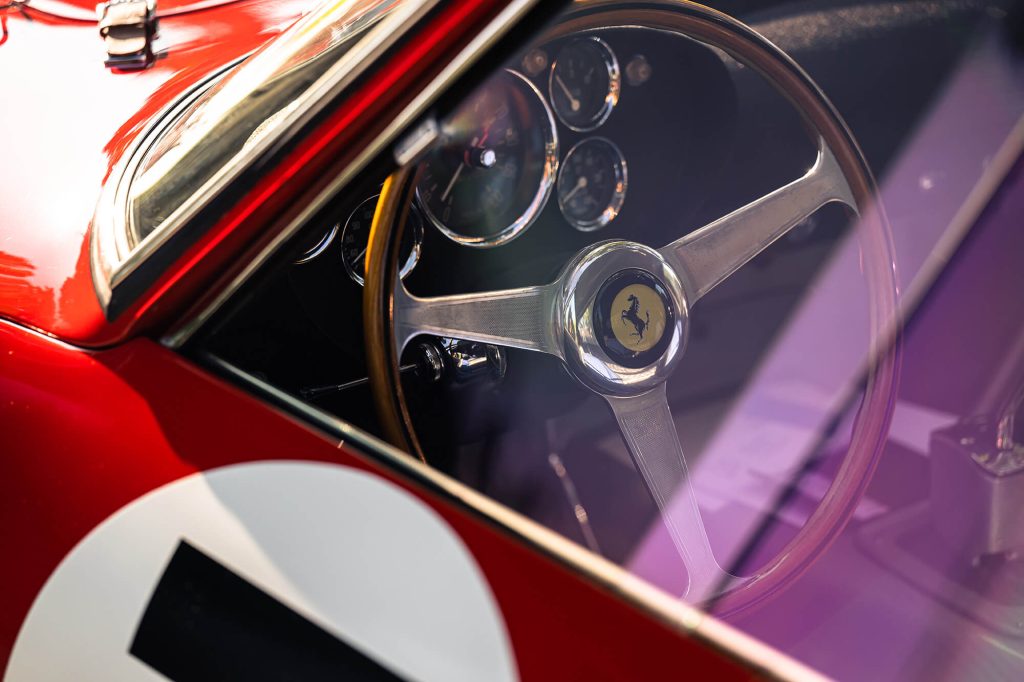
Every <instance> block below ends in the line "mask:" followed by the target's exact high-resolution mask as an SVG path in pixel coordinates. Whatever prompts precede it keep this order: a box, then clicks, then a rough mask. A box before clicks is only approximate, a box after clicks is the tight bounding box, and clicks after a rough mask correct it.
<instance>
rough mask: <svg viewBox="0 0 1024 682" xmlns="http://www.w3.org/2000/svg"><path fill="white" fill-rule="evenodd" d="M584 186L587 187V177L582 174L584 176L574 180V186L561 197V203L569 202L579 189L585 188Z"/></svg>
mask: <svg viewBox="0 0 1024 682" xmlns="http://www.w3.org/2000/svg"><path fill="white" fill-rule="evenodd" d="M586 187H587V178H586V176H584V177H582V178H580V179H579V180H577V181H576V186H575V187H573V188H572V191H570V192H569V193H568V194H566V195H565V196H564V197H562V203H569V201H571V200H572V198H573V197H574V196H576V193H577V192H579V191H580V190H583V189H586Z"/></svg>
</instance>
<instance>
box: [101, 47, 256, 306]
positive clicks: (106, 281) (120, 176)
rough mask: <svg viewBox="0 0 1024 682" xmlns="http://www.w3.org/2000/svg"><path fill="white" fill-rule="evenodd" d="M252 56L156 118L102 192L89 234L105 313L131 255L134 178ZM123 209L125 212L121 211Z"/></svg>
mask: <svg viewBox="0 0 1024 682" xmlns="http://www.w3.org/2000/svg"><path fill="white" fill-rule="evenodd" d="M251 54H252V53H251V52H249V53H247V54H245V55H243V56H241V57H239V58H237V59H233V60H231V61H230V62H228V63H227V64H224V65H223V66H221V67H219V68H218V69H216V70H214V71H212V72H211V73H209V74H207V75H206V76H204V77H203V78H201V79H200V80H198V81H196V82H195V83H194V84H192V85H191V86H189V88H187V89H186V90H185V91H184V92H182V93H181V94H180V95H178V97H177V98H176V99H175V100H174V101H172V102H171V103H170V104H168V105H167V106H166V107H164V108H163V109H162V110H161V111H159V112H158V113H157V114H156V115H154V116H153V117H152V118H151V119H150V121H149V122H148V123H147V124H146V126H145V128H143V129H142V131H141V132H140V133H139V134H138V135H137V136H136V137H135V139H134V140H133V141H132V143H131V144H130V145H129V146H128V148H127V149H126V150H125V152H124V153H123V154H122V155H121V158H120V159H118V161H117V162H116V163H115V165H114V167H113V168H112V170H111V172H110V176H109V177H110V179H109V180H108V181H107V182H106V184H104V186H103V189H102V190H101V192H100V198H99V201H97V203H96V210H95V213H94V214H93V220H92V225H91V229H90V231H89V265H90V268H91V270H92V280H93V289H94V290H95V292H96V296H97V297H98V299H99V301H100V305H101V307H103V308H104V310H105V309H106V307H107V303H108V302H109V301H110V297H111V294H112V290H113V287H114V286H115V285H116V282H117V281H120V277H118V270H119V268H120V267H121V265H122V264H123V262H124V260H125V258H126V257H127V255H128V254H129V252H130V251H131V245H130V239H129V235H128V189H129V185H130V182H129V180H130V179H131V177H132V175H134V172H135V169H136V168H137V167H138V164H139V162H140V160H141V158H142V156H143V153H144V152H145V151H146V150H147V149H148V148H149V146H150V145H151V144H152V142H153V141H154V138H155V137H157V135H158V134H159V133H160V131H161V130H163V129H165V128H166V127H167V126H168V125H170V124H171V123H173V122H174V121H175V120H177V118H178V117H179V116H180V115H181V114H182V113H183V112H184V111H185V110H186V109H187V108H188V107H189V106H190V105H191V104H192V103H193V102H195V100H196V98H197V97H199V96H200V95H201V94H202V93H203V92H205V91H206V90H207V89H208V88H209V87H211V86H213V85H214V84H215V83H216V82H217V81H218V80H220V79H221V78H222V77H224V76H225V75H227V74H228V73H230V72H231V70H232V69H234V68H235V67H236V66H238V65H239V64H241V63H242V62H244V61H245V60H246V59H248V58H249V56H250V55H251ZM118 207H120V209H121V210H118Z"/></svg>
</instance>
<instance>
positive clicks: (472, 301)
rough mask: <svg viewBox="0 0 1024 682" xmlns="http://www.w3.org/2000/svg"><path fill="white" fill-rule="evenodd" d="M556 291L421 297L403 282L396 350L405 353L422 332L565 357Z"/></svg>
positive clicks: (549, 288)
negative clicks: (558, 331) (556, 318)
mask: <svg viewBox="0 0 1024 682" xmlns="http://www.w3.org/2000/svg"><path fill="white" fill-rule="evenodd" d="M556 295H557V287H556V286H555V285H552V284H549V285H545V286H536V287H524V288H522V289H506V290H504V291H489V292H484V293H476V294H459V295H455V296H438V297H431V298H420V297H418V296H414V295H413V294H411V293H409V291H408V290H407V289H406V288H405V285H404V284H402V282H401V281H399V282H397V283H396V285H395V297H394V310H393V315H394V316H393V319H394V330H395V347H396V348H397V349H398V351H399V353H401V351H402V349H404V348H405V346H406V344H407V343H409V341H410V340H411V339H412V338H413V337H415V336H417V335H419V334H433V335H436V336H444V337H449V338H455V339H463V340H466V341H476V342H478V343H489V344H495V345H498V346H506V347H509V348H522V349H526V350H534V351H540V352H542V353H548V354H550V355H555V356H557V357H559V358H561V357H562V351H561V349H560V348H559V345H558V343H557V339H556V333H555V329H556V325H555V323H554V306H555V296H556Z"/></svg>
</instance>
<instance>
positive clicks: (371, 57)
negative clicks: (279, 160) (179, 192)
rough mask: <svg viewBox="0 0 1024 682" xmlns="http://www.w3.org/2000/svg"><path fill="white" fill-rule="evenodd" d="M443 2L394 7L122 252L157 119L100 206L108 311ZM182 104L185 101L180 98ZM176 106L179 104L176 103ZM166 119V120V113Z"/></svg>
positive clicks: (99, 249) (331, 9)
mask: <svg viewBox="0 0 1024 682" xmlns="http://www.w3.org/2000/svg"><path fill="white" fill-rule="evenodd" d="M438 2H439V0H406V2H403V3H402V4H401V5H399V6H398V7H397V8H396V9H395V10H393V13H391V14H389V15H387V16H385V17H384V18H383V19H382V20H381V21H379V22H378V23H377V24H375V25H373V26H372V27H370V28H369V29H368V30H367V31H366V33H365V34H364V35H363V36H362V37H359V38H358V39H357V40H356V42H355V44H354V45H353V46H352V48H351V49H350V50H348V51H347V52H345V53H344V54H343V55H342V56H341V58H339V59H338V61H337V62H336V63H334V64H333V65H331V67H330V68H328V69H327V71H326V72H325V73H324V74H323V75H322V76H320V77H319V78H318V79H317V80H316V81H315V82H314V83H313V84H312V85H311V86H310V87H309V88H308V89H306V91H305V92H303V93H302V94H301V95H300V96H299V97H297V98H296V99H295V100H293V101H292V103H291V107H292V108H291V111H289V112H288V114H286V115H285V116H284V118H283V119H282V121H281V123H280V124H279V125H278V126H277V127H275V128H274V129H273V130H272V131H271V132H270V134H267V135H265V136H263V137H261V138H260V139H258V140H257V141H256V142H255V143H253V144H252V145H250V146H247V147H245V148H243V149H242V150H241V151H240V152H239V153H238V154H236V155H235V156H233V157H231V158H230V159H227V160H226V161H225V164H224V165H223V166H221V168H220V169H219V170H218V171H217V172H216V173H215V174H214V175H213V176H212V177H211V178H210V179H209V180H207V181H206V182H205V183H203V185H202V186H201V187H200V188H199V190H198V191H197V192H195V193H194V194H193V195H192V196H191V197H190V198H189V199H188V200H187V201H186V202H184V203H183V204H181V205H180V206H179V207H178V208H177V209H176V210H175V211H174V212H173V213H172V214H171V215H170V216H168V218H167V219H166V220H164V221H163V223H161V224H160V225H159V226H158V227H157V228H156V229H155V230H154V231H153V232H152V233H151V234H149V235H148V236H147V237H146V238H145V239H143V240H142V241H141V242H139V243H138V244H137V245H134V247H131V248H130V249H129V250H128V251H127V252H124V251H118V249H117V245H118V241H120V242H121V246H122V248H125V247H126V246H129V244H128V242H130V241H131V236H130V235H129V234H128V230H129V229H130V219H129V216H128V211H129V210H130V204H129V202H128V191H129V189H130V185H131V181H132V180H133V179H134V178H133V173H131V172H130V171H131V170H132V168H134V167H135V166H137V164H138V159H137V158H135V157H137V156H139V155H140V154H141V152H142V150H143V146H144V145H146V147H147V148H148V144H151V143H152V142H153V141H154V140H153V135H152V133H153V132H154V128H156V124H154V126H152V127H150V128H149V129H148V134H143V135H140V136H139V138H138V141H137V142H136V144H135V146H134V147H133V149H132V152H131V154H130V155H129V154H126V155H125V157H130V158H126V159H125V161H124V163H123V165H122V164H120V163H119V164H118V165H119V166H120V168H118V169H117V170H118V171H119V173H118V175H116V176H115V175H114V174H112V175H111V177H116V180H113V181H111V182H108V185H111V184H113V185H114V187H113V188H111V191H108V188H107V187H105V188H104V192H103V193H102V194H101V199H100V205H99V206H98V207H97V210H96V214H95V216H94V219H93V233H94V234H95V235H96V236H97V238H96V239H94V240H93V242H94V244H95V248H94V250H93V254H92V258H91V260H92V265H93V280H94V287H95V289H96V293H97V295H98V297H99V301H100V305H101V307H102V308H103V309H104V311H106V310H107V308H108V306H109V303H110V300H111V297H112V295H113V291H114V289H116V288H117V287H118V285H120V284H121V283H122V282H123V281H124V280H125V279H126V278H127V277H128V276H130V275H131V274H132V273H133V272H134V271H136V270H137V269H138V267H139V266H140V265H141V264H142V263H144V262H145V261H146V260H148V259H149V258H150V257H151V256H152V255H153V254H154V253H155V252H157V251H158V250H160V248H161V247H162V246H163V245H164V244H165V243H166V242H167V241H168V240H169V239H170V238H171V237H173V236H174V235H175V234H177V233H178V232H180V231H181V229H182V228H183V227H184V226H185V225H186V224H188V222H189V221H190V220H191V219H192V218H194V217H195V215H196V214H197V213H198V212H199V211H200V210H202V209H203V208H205V207H206V206H208V205H209V203H210V202H211V201H212V200H213V198H214V197H216V196H217V195H218V194H219V193H220V192H221V191H223V190H224V189H225V188H226V187H227V186H228V185H229V184H230V183H231V182H232V181H234V180H235V179H236V178H237V177H238V176H239V175H240V174H242V173H243V172H244V171H246V170H247V169H248V168H250V167H251V166H252V164H253V163H255V162H256V161H257V159H259V158H260V157H261V156H263V155H264V154H265V153H266V152H267V151H268V150H269V149H271V148H272V147H273V146H275V145H277V144H279V143H280V142H281V141H282V140H284V139H287V138H289V137H291V136H293V135H294V133H295V131H297V130H298V129H300V128H301V127H302V126H303V125H305V124H306V123H307V122H308V121H309V120H310V119H311V118H312V117H314V116H316V115H317V114H318V113H320V111H321V110H322V109H323V107H324V106H325V103H326V102H327V101H330V100H331V99H333V98H335V97H336V96H338V95H339V94H340V93H341V92H342V91H344V90H345V89H346V88H348V87H349V86H350V85H351V84H352V82H353V81H354V80H356V79H357V78H359V77H360V76H361V75H362V74H363V73H364V72H365V71H366V69H367V68H369V67H370V65H372V64H374V63H376V61H377V59H378V58H379V57H380V56H381V55H382V54H383V53H385V52H387V51H388V50H389V49H391V48H392V47H393V46H394V45H395V44H396V43H397V42H398V41H399V40H401V39H402V38H403V37H404V36H406V35H407V34H408V32H409V30H410V29H411V28H412V27H413V26H415V25H416V24H417V23H418V22H419V21H420V20H422V19H423V17H424V16H425V15H426V14H427V13H428V12H430V11H431V10H433V9H434V7H435V6H437V4H438ZM349 4H350V3H349V2H347V1H346V0H339V1H338V2H333V3H329V4H327V5H324V6H323V7H322V8H321V9H320V10H316V12H319V13H320V15H321V16H320V17H319V18H310V19H309V21H310V22H329V19H330V17H331V16H332V15H333V14H335V13H339V12H340V13H344V12H345V11H346V10H347V8H348V5H349ZM282 36H283V38H284V39H285V40H287V36H288V32H287V31H286V32H285V33H284V34H282ZM243 68H244V67H243ZM234 77H238V78H245V73H244V72H243V71H240V72H238V73H237V74H234ZM207 84H208V83H207ZM266 85H267V82H266V80H265V79H258V80H257V79H254V80H253V82H252V83H251V84H250V87H249V88H248V90H249V91H255V90H257V89H259V88H262V87H264V86H266ZM178 104H179V105H180V102H179V103H178ZM173 109H174V107H172V110H173ZM162 118H163V117H162ZM164 120H165V121H166V119H165V118H164ZM125 157H122V158H125ZM133 164H134V165H133ZM125 240H127V241H125Z"/></svg>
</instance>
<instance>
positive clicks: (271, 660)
mask: <svg viewBox="0 0 1024 682" xmlns="http://www.w3.org/2000/svg"><path fill="white" fill-rule="evenodd" d="M211 633H220V634H214V635H213V636H211ZM247 665H248V666H252V665H258V666H267V667H262V668H258V669H260V670H263V671H264V672H267V674H266V675H260V676H261V677H273V675H272V674H271V673H270V672H268V671H269V670H273V669H275V668H274V666H275V665H276V666H279V667H280V668H281V670H287V671H289V672H291V673H293V675H289V676H294V673H300V674H303V671H307V672H308V671H309V670H313V668H316V674H315V675H312V676H314V677H315V676H324V677H333V678H334V679H342V678H344V679H394V678H396V677H397V678H399V679H414V680H446V681H447V680H474V681H475V680H496V681H499V680H515V679H517V674H516V669H515V664H514V661H513V656H512V651H511V646H510V644H509V641H508V636H507V633H506V631H505V628H504V625H503V621H502V619H501V615H500V612H499V611H498V608H497V605H496V604H495V602H494V598H493V596H492V594H491V592H490V590H489V588H488V586H487V584H486V582H485V580H484V577H483V575H482V574H481V572H480V570H479V568H478V567H477V565H476V563H475V561H474V560H473V557H472V555H471V554H470V553H469V551H468V550H467V549H466V547H465V546H464V545H463V544H462V542H461V540H460V539H459V538H458V537H457V536H456V534H455V533H454V531H453V530H452V529H451V528H449V527H448V526H447V524H446V523H445V522H444V521H443V520H442V519H441V518H440V517H439V516H438V515H437V514H436V513H435V512H434V511H433V510H431V509H430V508H429V507H427V506H426V505H425V504H424V503H422V502H421V501H420V500H418V499H417V498H416V497H414V496H412V495H410V494H409V493H407V492H406V491H404V490H402V489H401V488H399V487H397V486H395V485H393V484H391V483H389V482H387V481H385V480H383V479H381V478H378V477H375V476H372V475H370V474H366V473H363V472H360V471H357V470H354V469H349V468H345V467H340V466H336V465H329V464H316V463H309V462H256V463H248V464H240V465H235V466H230V467H225V468H222V469H217V470H213V471H208V472H203V473H198V474H194V475H191V476H188V477H186V478H184V479H181V480H178V481H175V482H173V483H170V484H168V485H166V486H164V487H162V488H159V489H157V490H155V491H153V492H151V493H149V494H147V495H145V496H144V497H142V498H140V499H138V500H136V501H134V502H132V503H131V504H129V505H127V506H126V507H124V508H122V509H121V510H119V511H118V512H116V513H115V514H114V515H112V516H111V517H110V518H108V519H107V520H106V521H104V522H103V523H102V524H101V525H99V526H98V527H97V528H95V529H94V530H93V531H92V532H91V533H89V535H88V536H86V537H85V538H84V539H83V540H82V541H81V542H80V543H79V544H78V545H77V546H76V547H75V548H74V549H73V550H72V551H71V553H70V554H69V555H68V556H67V557H66V558H65V559H64V561H63V562H61V564H60V566H59V567H58V568H57V570H56V571H55V572H54V573H53V575H52V576H51V577H50V579H49V581H48V582H47V583H46V585H45V587H44V588H43V590H42V591H41V592H40V593H39V596H38V597H37V598H36V601H35V603H34V604H33V605H32V608H31V610H30V612H29V614H28V617H27V618H26V620H25V623H24V624H23V626H22V629H21V632H20V633H19V634H18V639H17V641H16V643H15V646H14V650H13V652H12V654H11V658H10V662H9V664H8V668H7V673H6V678H5V679H7V680H9V681H10V682H22V681H29V680H31V681H32V682H47V681H49V680H53V681H58V680H59V681H61V682H63V681H65V680H72V679H78V680H108V681H111V682H117V681H120V680H163V679H167V678H168V677H169V678H170V679H176V678H184V677H192V678H196V677H203V678H207V677H215V678H216V679H229V678H236V679H237V678H239V677H241V676H246V677H248V675H246V674H245V673H244V671H246V670H247V669H248V668H247V667H246V666H247ZM310 666H312V667H310ZM317 666H319V667H317ZM332 666H333V667H332ZM339 666H340V667H339ZM158 671H159V672H158ZM181 671H187V672H181ZM339 671H340V672H339ZM233 673H237V674H233ZM341 673H347V675H343V674H341ZM303 675H304V674H303ZM249 678H250V679H251V677H249ZM303 679H308V677H306V676H303Z"/></svg>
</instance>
